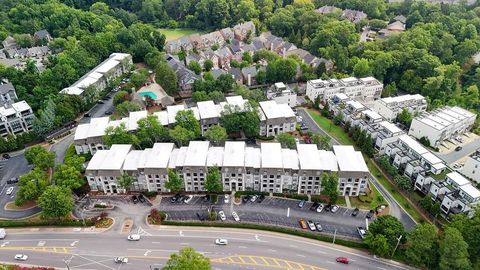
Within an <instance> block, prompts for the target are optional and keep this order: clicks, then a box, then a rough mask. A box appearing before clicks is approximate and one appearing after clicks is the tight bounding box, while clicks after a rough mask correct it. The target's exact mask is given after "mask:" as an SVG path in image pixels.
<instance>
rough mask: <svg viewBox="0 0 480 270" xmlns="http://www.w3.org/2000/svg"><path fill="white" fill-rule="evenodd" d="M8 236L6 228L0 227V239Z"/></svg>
mask: <svg viewBox="0 0 480 270" xmlns="http://www.w3.org/2000/svg"><path fill="white" fill-rule="evenodd" d="M6 236H7V232H5V229H2V228H0V239H5V237H6Z"/></svg>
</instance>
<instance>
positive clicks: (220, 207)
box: [160, 196, 368, 238]
mask: <svg viewBox="0 0 480 270" xmlns="http://www.w3.org/2000/svg"><path fill="white" fill-rule="evenodd" d="M170 199H171V197H164V198H162V201H161V203H160V210H162V211H165V212H167V213H168V216H169V219H170V220H181V221H187V220H195V221H198V220H199V218H198V216H197V214H198V215H200V216H201V217H203V218H205V219H206V217H207V213H208V212H207V211H208V209H209V208H210V207H213V210H214V211H217V212H218V211H224V212H225V215H226V217H227V221H228V222H234V219H233V217H232V211H235V212H237V214H238V216H239V217H240V221H244V222H251V223H261V224H271V225H276V226H286V227H293V228H297V229H298V228H299V225H298V220H299V219H301V218H303V219H304V220H305V221H307V220H312V221H313V222H319V223H320V224H321V225H322V227H323V232H324V233H329V234H333V233H334V232H335V231H336V232H337V234H338V235H343V236H348V237H355V238H358V237H359V236H358V233H357V227H359V226H362V227H365V226H366V224H365V222H366V221H365V220H366V218H365V216H366V215H367V213H368V212H367V211H364V210H360V212H359V213H358V215H357V216H356V217H353V216H352V215H351V214H352V212H353V209H349V208H344V207H340V208H339V209H338V211H337V212H336V213H332V212H326V211H322V212H321V213H317V212H316V211H312V210H310V207H311V206H312V204H313V203H309V202H307V203H306V204H305V206H304V207H303V208H299V207H298V202H299V201H298V200H291V199H283V198H274V197H267V198H265V200H264V201H263V202H262V203H258V202H253V203H252V202H247V203H242V204H240V205H235V204H233V203H232V202H230V203H228V204H225V203H224V202H223V199H222V197H219V200H218V202H217V203H216V204H210V202H205V201H204V198H203V196H195V197H194V198H193V199H192V200H191V201H190V202H189V203H188V204H185V203H183V202H177V203H170Z"/></svg>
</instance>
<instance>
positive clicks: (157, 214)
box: [149, 208, 167, 224]
mask: <svg viewBox="0 0 480 270" xmlns="http://www.w3.org/2000/svg"><path fill="white" fill-rule="evenodd" d="M166 217H167V214H166V213H165V212H163V211H158V210H157V209H156V208H152V209H150V215H149V222H150V223H152V224H160V223H162V221H164V220H165V218H166Z"/></svg>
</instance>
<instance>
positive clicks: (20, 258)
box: [15, 254, 28, 261]
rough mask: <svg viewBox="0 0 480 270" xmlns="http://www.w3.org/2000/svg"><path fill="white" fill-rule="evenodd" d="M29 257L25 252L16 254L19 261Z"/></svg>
mask: <svg viewBox="0 0 480 270" xmlns="http://www.w3.org/2000/svg"><path fill="white" fill-rule="evenodd" d="M27 259H28V256H27V255H25V254H17V255H15V260H17V261H26V260H27Z"/></svg>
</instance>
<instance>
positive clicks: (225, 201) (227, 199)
mask: <svg viewBox="0 0 480 270" xmlns="http://www.w3.org/2000/svg"><path fill="white" fill-rule="evenodd" d="M223 202H224V203H230V196H229V195H225V197H224V198H223Z"/></svg>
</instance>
